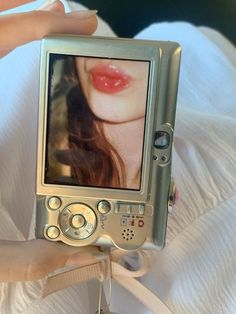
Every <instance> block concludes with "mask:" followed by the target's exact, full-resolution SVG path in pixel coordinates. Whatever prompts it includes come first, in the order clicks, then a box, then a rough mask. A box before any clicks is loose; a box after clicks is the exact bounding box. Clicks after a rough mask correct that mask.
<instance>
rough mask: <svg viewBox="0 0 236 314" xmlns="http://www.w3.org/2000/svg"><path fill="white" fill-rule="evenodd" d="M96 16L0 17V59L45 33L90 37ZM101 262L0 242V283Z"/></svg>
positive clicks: (55, 8) (47, 10)
mask: <svg viewBox="0 0 236 314" xmlns="http://www.w3.org/2000/svg"><path fill="white" fill-rule="evenodd" d="M27 2H31V1H29V0H28V1H27V0H10V1H9V0H1V1H0V11H3V10H6V9H10V8H13V7H16V6H18V5H22V4H25V3H27ZM96 27H97V19H96V16H95V15H94V16H91V17H85V16H84V15H83V14H81V13H71V14H66V13H65V11H64V7H63V5H62V3H61V2H60V1H56V2H55V3H53V4H50V5H46V6H45V5H44V6H43V7H41V8H39V9H38V10H36V11H32V12H28V13H19V14H9V15H2V16H0V57H3V56H5V55H6V54H8V53H9V52H10V51H12V50H13V49H15V48H16V47H18V46H20V45H23V44H25V43H28V42H31V41H33V40H40V39H41V38H42V37H44V36H45V35H47V34H49V33H72V34H83V35H90V34H92V33H93V32H94V31H95V30H96ZM98 257H99V259H101V258H103V257H104V258H105V255H103V253H101V252H100V251H99V250H98V248H96V247H86V248H75V247H70V246H67V245H65V244H63V243H53V242H49V241H46V240H39V239H37V240H31V241H22V242H21V241H0V281H3V282H14V281H27V280H38V279H40V278H43V277H45V276H46V275H47V274H48V273H50V272H52V271H54V270H56V269H59V268H62V267H64V266H66V265H70V266H71V265H74V266H75V265H77V266H83V265H86V264H90V263H95V262H96V261H97V258H98Z"/></svg>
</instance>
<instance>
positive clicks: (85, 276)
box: [42, 249, 172, 314]
mask: <svg viewBox="0 0 236 314" xmlns="http://www.w3.org/2000/svg"><path fill="white" fill-rule="evenodd" d="M138 253H139V254H140V256H141V257H142V265H141V266H140V268H139V269H138V270H134V271H133V270H130V269H127V268H125V267H124V266H123V265H121V264H120V261H121V259H122V258H123V257H124V256H125V255H127V252H124V251H121V250H118V249H115V250H112V251H111V252H110V254H108V255H107V259H106V260H104V261H99V262H97V263H95V264H90V265H87V266H84V267H80V268H76V269H72V270H68V271H65V272H63V273H59V274H55V275H52V276H50V277H48V279H47V282H46V284H45V286H44V290H43V292H42V297H46V296H48V295H49V294H51V293H54V292H56V291H58V290H61V289H64V288H67V287H69V286H72V285H74V284H77V283H81V282H86V281H89V280H92V279H98V280H100V281H101V282H103V281H104V280H105V279H109V278H112V279H113V280H115V281H116V282H118V283H119V284H120V285H121V286H122V287H123V288H125V289H126V290H128V291H129V292H130V293H131V294H133V295H134V296H135V297H136V298H137V299H138V300H139V301H140V302H141V303H143V304H144V305H145V306H146V307H147V308H148V309H150V310H151V311H152V312H153V313H154V314H157V313H158V314H171V313H172V312H171V310H170V309H169V308H168V307H167V306H166V305H165V304H164V303H163V302H162V301H161V300H160V299H159V298H158V297H157V296H156V295H155V294H153V293H152V292H151V291H150V290H149V289H148V288H146V287H145V286H144V285H143V284H142V283H141V282H139V281H138V280H137V279H136V278H139V277H142V276H143V275H145V274H146V273H147V272H148V270H149V265H150V260H149V256H148V254H147V253H146V252H145V251H142V250H140V251H138Z"/></svg>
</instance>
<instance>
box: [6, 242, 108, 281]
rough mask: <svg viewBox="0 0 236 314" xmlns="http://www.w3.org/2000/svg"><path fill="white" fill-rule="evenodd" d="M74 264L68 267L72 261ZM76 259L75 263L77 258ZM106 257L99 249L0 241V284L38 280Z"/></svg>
mask: <svg viewBox="0 0 236 314" xmlns="http://www.w3.org/2000/svg"><path fill="white" fill-rule="evenodd" d="M71 256H72V257H73V258H72V259H73V262H72V263H69V264H67V261H68V259H69V258H70V257H71ZM75 256H76V259H74V257H75ZM101 256H103V258H105V255H104V254H103V253H101V252H100V251H99V249H98V248H97V247H93V246H86V247H79V248H78V247H72V246H69V245H65V244H63V243H55V242H50V241H46V240H39V239H37V240H32V241H22V242H21V241H0V282H15V281H29V280H38V279H41V278H43V277H45V276H46V275H48V274H49V273H50V272H52V271H54V270H56V269H60V268H63V267H64V266H65V265H67V266H71V265H73V266H75V265H76V266H78V267H79V266H84V265H87V264H91V263H95V262H97V260H101Z"/></svg>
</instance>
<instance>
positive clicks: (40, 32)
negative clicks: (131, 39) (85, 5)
mask: <svg viewBox="0 0 236 314" xmlns="http://www.w3.org/2000/svg"><path fill="white" fill-rule="evenodd" d="M96 27H97V19H96V11H89V10H83V11H77V12H73V13H68V14H66V13H65V12H64V7H63V5H62V3H61V2H60V1H56V2H55V3H52V4H49V5H48V6H44V7H41V8H40V9H39V10H35V11H31V12H26V13H18V14H9V15H3V16H0V30H1V31H0V56H4V55H5V54H6V53H7V52H9V51H10V50H13V49H14V48H16V47H17V46H21V45H23V44H26V43H28V42H31V41H34V40H40V39H42V38H43V37H44V36H46V35H48V34H51V33H64V34H67V33H69V34H81V35H90V34H92V33H93V32H94V31H95V30H96Z"/></svg>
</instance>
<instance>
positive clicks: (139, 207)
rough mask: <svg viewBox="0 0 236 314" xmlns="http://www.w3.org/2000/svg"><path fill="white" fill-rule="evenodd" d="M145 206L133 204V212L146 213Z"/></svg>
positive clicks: (137, 213)
mask: <svg viewBox="0 0 236 314" xmlns="http://www.w3.org/2000/svg"><path fill="white" fill-rule="evenodd" d="M144 209H145V206H144V205H143V204H137V205H136V204H133V205H132V207H131V214H136V215H144Z"/></svg>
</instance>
